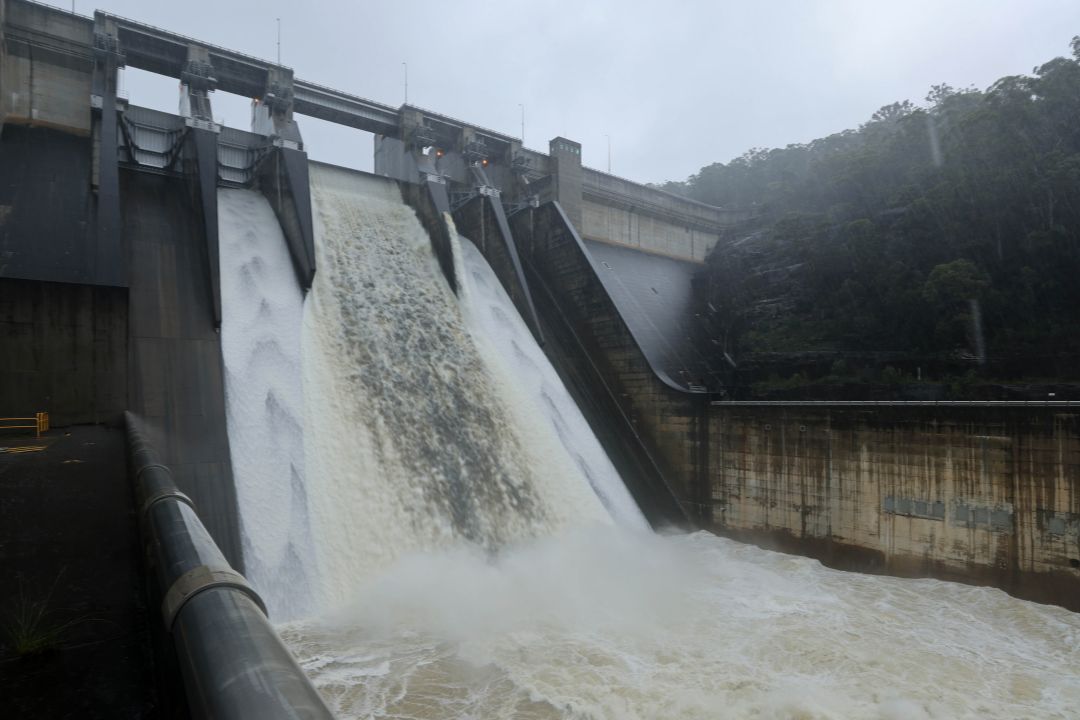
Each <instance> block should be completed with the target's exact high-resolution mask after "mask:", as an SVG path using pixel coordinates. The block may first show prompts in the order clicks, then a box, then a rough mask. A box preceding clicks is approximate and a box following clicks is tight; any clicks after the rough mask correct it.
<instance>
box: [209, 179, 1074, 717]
mask: <svg viewBox="0 0 1080 720" xmlns="http://www.w3.org/2000/svg"><path fill="white" fill-rule="evenodd" d="M312 185H313V198H314V203H315V211H316V218H315V219H316V225H317V227H316V236H317V237H316V240H317V252H318V263H319V265H318V267H319V272H318V275H317V277H316V283H315V286H314V287H313V289H312V291H311V292H310V293H309V295H308V298H307V300H306V302H305V303H304V304H303V308H302V316H303V317H302V321H301V320H300V319H299V315H300V312H301V311H300V307H301V306H300V299H299V292H298V291H296V293H295V294H294V293H293V292H292V290H290V289H289V288H292V289H295V281H293V280H292V279H291V277H292V276H291V272H292V271H291V266H290V265H289V264H288V256H287V252H286V250H285V245H284V241H283V239H282V238H281V237H280V230H278V229H277V224H276V222H274V221H273V217H272V213H270V210H269V207H268V206H266V204H265V202H263V201H262V200H261V198H260V197H259V196H258V195H253V194H251V193H246V194H245V193H240V192H236V193H235V194H234V191H223V195H222V202H221V205H222V218H223V219H222V278H223V279H222V283H223V293H224V294H225V306H226V307H225V316H226V318H225V323H224V326H223V338H222V341H223V349H224V354H225V356H226V372H227V387H228V393H229V398H228V407H229V432H230V442H231V443H232V452H233V459H234V468H235V472H236V476H237V485H238V494H239V497H240V504H241V515H242V520H243V526H244V541H245V552H246V554H247V558H248V572H249V575H251V577H252V580H253V582H255V584H256V587H258V588H259V589H260V591H262V592H263V594H264V596H269V597H268V599H270V600H271V604H272V606H273V605H274V604H275V602H276V603H277V604H279V605H280V606H281V607H283V608H286V612H285V614H284V616H285V617H290V616H292V617H296V616H297V613H296V612H295V611H292V612H291V615H290V608H294V607H296V605H293V603H298V602H299V600H298V598H303V594H304V590H305V587H306V588H308V589H310V591H311V593H312V594H313V595H314V597H315V599H316V600H317V601H318V602H317V603H316V604H314V605H313V606H311V607H315V608H318V609H320V610H321V612H322V614H321V616H320V619H318V620H305V621H297V622H292V623H289V624H286V625H283V626H280V629H281V631H282V635H283V637H284V638H285V640H286V642H287V643H288V644H289V646H290V647H291V649H292V650H293V651H294V653H296V654H297V656H298V657H299V658H300V660H301V662H302V664H303V666H304V668H305V669H306V671H307V672H308V673H309V674H310V676H311V677H312V679H313V680H314V682H315V684H316V685H317V686H318V687H319V689H320V691H321V692H322V693H323V695H324V697H326V699H327V701H328V702H329V703H330V704H331V706H332V707H333V708H334V710H335V712H336V713H337V715H338V716H339V717H341V718H365V719H366V718H401V719H408V718H414V719H417V720H419V719H421V718H440V719H441V718H470V719H477V720H481V719H482V720H488V719H495V720H497V719H499V718H525V719H529V718H534V719H539V718H575V719H579V718H581V719H583V718H597V719H600V718H605V719H608V718H610V719H622V718H627V719H631V720H634V719H636V720H654V719H657V718H687V719H689V718H694V719H697V718H727V717H731V718H800V719H803V720H808V719H818V718H821V719H824V718H884V719H887V720H897V719H899V718H914V719H919V718H1068V717H1074V716H1075V708H1077V707H1080V676H1078V673H1077V670H1076V668H1077V667H1078V665H1080V663H1078V661H1080V649H1078V648H1080V644H1078V643H1080V619H1078V618H1080V615H1074V614H1072V613H1069V612H1067V611H1065V610H1062V609H1059V608H1053V607H1048V606H1041V605H1036V604H1033V603H1028V602H1023V601H1020V600H1016V599H1014V598H1010V597H1008V596H1007V595H1005V594H1004V593H1002V592H1000V591H997V590H991V589H986V588H973V587H967V586H962V585H955V584H951V583H945V582H938V581H931V580H920V581H914V580H900V579H893V578H883V577H873V576H863V575H857V574H850V573H841V572H837V571H832V570H828V569H825V568H823V567H822V566H821V565H820V564H818V563H817V562H815V561H812V560H808V559H805V558H797V557H792V556H787V555H781V554H776V553H770V552H766V551H763V550H759V549H757V548H754V547H750V546H744V545H739V544H737V543H734V542H731V541H727V540H723V539H719V538H716V537H715V536H712V535H710V534H707V533H696V534H693V535H684V536H666V537H665V536H658V535H653V534H651V533H649V532H647V531H644V530H639V529H636V528H637V527H638V522H639V518H640V516H639V514H637V513H636V511H635V510H634V509H633V508H632V507H627V504H626V503H627V502H628V498H627V496H626V495H625V490H623V489H622V488H621V485H620V484H619V483H618V476H617V474H616V473H614V470H613V469H612V468H611V467H610V463H607V462H606V458H599V457H597V454H596V452H597V446H595V444H594V443H595V438H592V435H591V433H584V432H582V425H580V424H579V423H580V422H583V420H581V419H580V414H579V413H576V408H574V409H573V410H571V408H570V407H568V406H567V403H568V402H570V401H569V397H568V396H567V395H566V394H565V392H566V391H565V389H564V388H561V386H560V387H555V386H554V385H553V383H555V381H556V380H557V377H556V376H555V375H554V374H553V371H552V370H551V368H550V365H548V364H547V363H546V361H543V362H541V359H542V355H538V353H539V352H540V351H539V349H537V348H536V347H535V344H532V343H531V338H529V336H528V331H527V329H525V326H524V323H522V321H521V319H520V317H519V316H518V315H517V313H516V311H514V308H513V306H512V305H511V304H510V302H509V300H508V299H507V298H506V297H505V293H502V292H501V289H500V288H499V287H498V285H497V283H495V282H494V277H493V276H492V275H491V271H490V269H489V268H487V267H486V264H484V263H483V261H482V259H481V258H479V256H478V254H477V253H475V251H474V250H472V249H470V247H469V245H468V244H467V243H464V244H463V247H462V248H459V250H460V254H459V257H458V269H459V273H460V274H461V277H462V278H463V283H462V287H463V292H462V297H461V298H460V300H459V299H458V298H456V297H455V296H454V295H453V294H452V293H451V292H450V291H449V289H448V287H447V285H446V283H445V281H444V280H443V278H442V277H441V275H440V272H439V269H438V266H437V263H436V262H435V259H434V257H433V255H432V252H431V249H430V246H429V240H428V238H427V237H426V235H425V234H424V233H423V231H422V229H421V228H420V225H419V223H418V222H417V220H416V218H415V217H414V215H413V213H412V211H411V210H409V209H408V208H406V207H405V206H404V205H403V204H402V203H401V201H400V198H399V196H398V191H397V189H396V187H395V186H394V185H393V183H389V182H385V181H381V180H378V179H376V178H371V177H365V176H361V175H357V174H355V173H350V172H348V171H342V170H335V169H331V168H326V167H322V166H313V167H312ZM226 236H228V237H227V238H226ZM271 236H273V238H274V239H273V240H266V239H265V238H268V237H271ZM275 248H276V249H275ZM286 276H288V280H286ZM283 288H285V290H284V291H283ZM300 377H302V379H303V380H302V383H300V382H299V380H298V379H299V378H300ZM570 405H572V402H570ZM298 408H299V409H298ZM301 419H302V421H301ZM590 438H591V439H590ZM600 454H601V455H602V453H600ZM598 498H602V500H603V503H601V500H600V499H598ZM605 506H606V507H607V508H609V509H610V512H611V513H612V514H613V515H615V516H616V517H618V518H620V519H621V520H622V522H621V523H620V524H619V525H615V524H612V523H611V522H610V519H609V515H608V513H607V512H605V509H604V508H605ZM309 517H310V537H309V535H308V533H309V530H308V527H309V525H308V522H307V518H309ZM305 552H308V553H310V554H309V555H307V556H305V555H304V553H305ZM305 557H306V559H305ZM305 572H306V574H305ZM267 588H269V589H270V591H269V592H268V590H267ZM275 597H276V598H278V599H277V600H275V599H274V598H275ZM327 608H334V610H333V611H332V612H327V611H326V609H327ZM275 617H277V618H279V619H280V618H281V617H282V615H281V614H277V615H275Z"/></svg>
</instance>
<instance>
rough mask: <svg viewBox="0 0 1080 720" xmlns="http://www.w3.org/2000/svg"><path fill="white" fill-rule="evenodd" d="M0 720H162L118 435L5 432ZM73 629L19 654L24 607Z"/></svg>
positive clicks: (0, 502) (0, 459)
mask: <svg viewBox="0 0 1080 720" xmlns="http://www.w3.org/2000/svg"><path fill="white" fill-rule="evenodd" d="M13 447H14V448H26V447H31V448H36V447H43V448H44V449H43V450H39V451H31V452H19V453H12V452H9V451H6V450H0V578H3V582H0V717H3V718H58V719H59V718H78V719H79V720H92V719H94V718H102V719H106V718H107V719H109V720H112V719H113V718H152V717H161V716H162V715H161V714H160V713H159V708H158V701H157V698H156V695H155V693H154V689H153V679H152V678H153V660H152V657H151V652H150V643H149V632H148V622H149V621H150V620H151V613H152V612H154V610H153V609H150V608H147V607H146V604H145V602H144V601H143V598H144V595H143V586H142V579H141V575H140V572H141V563H140V559H139V558H140V554H139V545H138V534H137V530H136V520H135V513H134V510H133V507H132V505H133V497H132V493H131V488H130V483H129V482H128V478H127V467H126V463H125V456H124V433H123V430H120V429H116V428H107V427H104V426H100V425H97V426H78V427H72V428H69V429H68V430H67V431H63V430H53V431H51V432H50V433H48V435H47V436H46V437H45V438H44V439H43V440H41V441H37V440H35V439H34V437H33V435H32V434H31V435H24V434H16V433H15V432H14V431H4V432H2V433H0V448H13ZM31 604H36V605H39V606H41V607H43V608H44V610H45V612H44V622H43V626H44V627H49V628H55V627H59V626H66V627H65V629H64V630H63V631H62V632H60V633H59V635H58V637H57V638H56V643H55V645H54V646H53V647H50V648H49V649H47V650H45V651H43V652H41V653H37V654H35V655H30V656H18V655H16V654H15V653H14V650H13V647H12V642H11V637H10V634H9V629H10V625H11V623H12V622H13V621H14V619H15V617H16V616H17V614H18V613H19V610H20V607H28V606H29V605H31Z"/></svg>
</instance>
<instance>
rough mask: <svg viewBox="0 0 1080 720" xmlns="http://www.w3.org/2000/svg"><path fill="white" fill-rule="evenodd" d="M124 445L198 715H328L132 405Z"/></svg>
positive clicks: (281, 719)
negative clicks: (125, 443) (162, 460)
mask: <svg viewBox="0 0 1080 720" xmlns="http://www.w3.org/2000/svg"><path fill="white" fill-rule="evenodd" d="M124 419H125V422H126V424H127V446H128V456H129V462H130V471H131V474H132V477H133V479H134V482H135V490H136V498H137V501H138V506H137V507H138V514H139V525H140V527H141V528H142V535H143V539H144V542H145V544H146V547H147V550H148V552H147V557H148V558H149V562H150V564H151V572H152V573H153V574H154V575H156V577H157V583H158V588H159V589H160V591H161V596H162V597H163V598H164V599H163V601H162V604H161V619H162V622H163V623H164V625H165V629H166V631H168V632H170V633H172V639H173V644H174V646H175V648H176V656H177V659H178V660H179V665H180V669H181V672H182V674H183V678H184V687H185V690H186V693H187V698H188V705H189V710H190V713H191V716H192V717H198V718H215V719H217V720H239V719H240V718H259V719H260V720H285V719H286V718H288V719H289V720H297V719H299V718H304V719H310V720H329V719H331V718H333V716H332V715H331V713H330V710H329V709H328V708H327V707H326V704H325V703H324V702H323V700H322V698H321V697H319V693H318V691H316V690H315V687H314V686H313V685H312V684H311V681H310V680H309V679H308V678H307V676H306V675H304V671H303V670H301V669H300V666H299V665H297V663H296V660H295V659H294V658H293V656H292V654H291V653H290V652H289V650H288V648H286V647H285V645H284V643H282V641H281V639H280V638H279V637H278V635H277V633H276V632H274V629H273V627H271V626H270V623H269V621H268V620H267V617H266V606H265V605H264V603H263V601H262V599H261V598H260V597H259V595H258V593H256V592H255V590H254V589H253V588H252V587H251V586H250V585H249V584H248V582H247V580H245V579H244V577H243V576H242V575H240V573H238V572H236V571H235V570H233V569H232V567H230V566H229V563H228V562H227V561H226V560H225V557H224V556H223V555H222V554H221V550H219V549H218V546H217V545H216V544H215V543H214V540H213V539H212V538H211V537H210V533H209V532H207V530H206V528H205V527H204V526H203V524H202V521H201V520H199V516H198V515H196V513H195V508H194V505H193V504H192V502H191V500H190V499H189V498H188V497H187V496H186V495H184V494H183V493H182V492H180V491H179V490H178V489H177V487H176V484H175V483H174V482H173V479H172V474H171V473H170V471H169V468H167V467H166V466H165V465H163V464H162V463H161V459H160V457H159V455H158V454H157V451H156V450H155V449H154V447H153V446H152V445H150V443H149V442H148V441H147V438H146V432H145V425H144V422H143V420H141V419H140V418H138V417H137V416H136V415H134V414H132V413H130V412H128V413H125V414H124Z"/></svg>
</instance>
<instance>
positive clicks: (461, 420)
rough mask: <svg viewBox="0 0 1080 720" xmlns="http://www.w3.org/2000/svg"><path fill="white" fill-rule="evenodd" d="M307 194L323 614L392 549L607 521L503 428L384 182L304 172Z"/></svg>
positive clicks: (311, 396) (518, 429)
mask: <svg viewBox="0 0 1080 720" xmlns="http://www.w3.org/2000/svg"><path fill="white" fill-rule="evenodd" d="M311 184H312V195H313V200H314V210H315V225H316V248H317V267H318V272H317V274H316V278H315V284H314V287H313V288H312V290H311V292H310V294H309V297H308V301H307V303H306V305H305V317H304V344H303V347H304V354H303V372H304V395H305V402H306V407H307V410H306V423H305V431H306V443H307V467H308V473H307V487H308V496H309V502H310V505H311V509H312V529H313V533H314V536H315V543H314V546H315V548H316V555H317V559H318V576H319V583H318V584H319V586H320V591H321V600H322V602H323V606H324V607H329V606H332V605H335V604H338V603H341V602H346V601H348V600H350V599H351V598H352V597H353V595H354V594H355V592H356V591H357V587H358V586H359V585H361V584H362V582H363V581H364V579H365V578H367V577H369V576H370V575H371V574H372V573H373V572H375V571H377V570H381V569H383V568H385V567H387V566H388V565H390V564H391V563H392V562H393V561H394V559H396V558H397V557H398V556H400V555H402V554H409V553H414V552H419V551H434V550H438V549H442V548H445V547H449V546H454V545H455V544H458V543H461V542H468V543H473V544H475V545H477V546H479V547H481V548H484V549H485V550H487V551H494V550H496V549H497V548H500V547H502V546H504V545H506V544H508V543H511V542H516V541H520V540H523V539H526V538H531V537H540V536H545V535H550V534H552V533H556V532H558V531H560V530H561V529H563V528H565V527H569V526H575V525H581V524H585V523H590V522H610V518H609V516H608V515H607V513H606V512H605V511H604V509H603V506H602V505H601V503H600V502H599V500H598V498H597V496H596V495H595V494H594V493H593V492H592V491H591V489H590V488H589V486H588V484H586V483H584V482H582V481H581V480H580V477H579V476H578V475H577V473H576V472H570V473H567V472H563V470H564V469H565V467H566V466H570V469H571V471H572V470H573V467H572V462H570V461H569V460H567V461H566V462H564V463H562V464H560V463H559V462H558V461H557V459H556V460H553V459H551V458H550V457H548V455H547V453H548V451H549V450H550V444H542V443H541V445H540V446H537V439H536V437H534V433H533V430H534V429H535V428H534V427H533V426H531V425H530V426H522V425H521V424H520V423H519V422H518V420H519V419H520V417H519V415H517V414H516V413H515V412H514V411H513V409H512V408H511V407H510V404H511V403H512V402H513V401H514V399H513V398H507V397H505V396H504V395H503V394H501V393H500V385H499V383H498V382H497V380H496V378H494V377H493V376H492V374H491V373H490V372H489V371H488V367H487V365H486V364H485V362H484V360H483V359H482V357H481V354H480V351H478V349H477V347H476V345H475V344H474V342H473V340H472V337H471V336H470V334H469V331H468V329H467V328H466V326H465V322H464V321H463V318H462V313H461V309H460V308H459V306H458V304H457V302H456V299H455V297H454V295H453V293H452V292H451V291H450V289H449V286H448V284H447V283H446V281H445V279H444V278H443V277H442V275H441V273H440V270H439V267H438V264H437V262H436V260H435V256H434V253H433V252H432V249H431V243H430V240H429V238H428V236H427V235H426V233H425V232H424V230H423V228H422V227H421V225H420V223H419V221H418V220H417V219H416V216H415V214H414V213H413V211H412V210H411V209H410V208H408V207H407V206H405V205H404V204H403V203H402V201H401V199H400V197H399V196H398V194H397V192H398V191H397V188H396V185H395V184H394V183H392V182H390V181H384V180H380V179H378V178H374V177H371V176H363V175H359V174H357V173H354V172H350V171H346V170H341V169H337V168H330V167H327V166H319V165H313V166H312V172H311ZM549 434H550V433H549ZM564 455H565V453H564Z"/></svg>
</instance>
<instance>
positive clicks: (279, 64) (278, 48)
mask: <svg viewBox="0 0 1080 720" xmlns="http://www.w3.org/2000/svg"><path fill="white" fill-rule="evenodd" d="M277 64H278V67H281V18H278V19H277Z"/></svg>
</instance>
